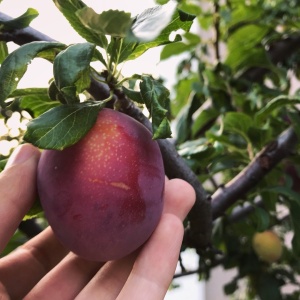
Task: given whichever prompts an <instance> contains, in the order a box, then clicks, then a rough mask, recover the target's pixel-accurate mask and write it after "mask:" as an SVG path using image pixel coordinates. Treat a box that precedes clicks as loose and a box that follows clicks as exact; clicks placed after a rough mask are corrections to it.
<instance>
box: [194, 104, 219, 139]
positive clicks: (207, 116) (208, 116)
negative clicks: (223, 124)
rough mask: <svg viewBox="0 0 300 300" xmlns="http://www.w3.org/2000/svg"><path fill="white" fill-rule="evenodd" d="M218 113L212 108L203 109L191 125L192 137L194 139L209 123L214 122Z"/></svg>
mask: <svg viewBox="0 0 300 300" xmlns="http://www.w3.org/2000/svg"><path fill="white" fill-rule="evenodd" d="M218 116H219V112H218V111H217V110H215V109H213V108H209V109H203V110H202V111H201V112H200V113H199V115H198V117H197V119H196V120H195V122H194V123H193V125H192V135H193V136H194V137H195V136H196V135H197V134H198V133H199V132H200V131H201V130H202V129H203V128H204V127H205V126H206V125H207V124H208V123H209V122H211V121H213V120H215V119H216V118H217V117H218Z"/></svg>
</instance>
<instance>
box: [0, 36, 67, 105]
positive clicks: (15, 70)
mask: <svg viewBox="0 0 300 300" xmlns="http://www.w3.org/2000/svg"><path fill="white" fill-rule="evenodd" d="M63 47H65V45H64V44H61V43H54V42H32V43H29V44H26V45H24V46H21V47H20V48H18V49H17V50H15V51H14V52H12V53H11V54H9V55H8V56H7V58H6V59H5V60H4V62H3V63H2V65H1V68H0V91H1V93H0V105H1V106H6V103H5V100H6V99H7V98H8V97H9V96H10V94H11V93H12V92H13V91H14V90H15V89H16V88H17V85H18V82H19V81H20V79H21V78H22V77H23V75H24V74H25V72H26V70H27V66H28V64H29V63H30V61H31V60H32V59H34V58H35V57H36V56H37V54H38V53H39V52H41V51H43V50H46V49H55V48H63Z"/></svg>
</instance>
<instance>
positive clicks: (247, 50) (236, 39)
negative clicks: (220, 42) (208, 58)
mask: <svg viewBox="0 0 300 300" xmlns="http://www.w3.org/2000/svg"><path fill="white" fill-rule="evenodd" d="M268 31H269V28H268V27H264V26H258V25H256V24H250V25H248V26H244V27H242V28H240V29H239V30H236V31H235V32H234V33H233V34H232V35H230V37H229V39H228V57H227V59H226V64H228V65H229V66H230V67H232V68H233V69H234V70H237V69H242V68H248V67H250V66H252V67H253V66H259V67H263V66H264V67H266V68H272V64H271V62H270V60H269V58H268V56H267V53H266V51H265V49H264V48H263V46H262V45H261V41H262V39H263V38H264V37H265V35H266V34H267V33H268Z"/></svg>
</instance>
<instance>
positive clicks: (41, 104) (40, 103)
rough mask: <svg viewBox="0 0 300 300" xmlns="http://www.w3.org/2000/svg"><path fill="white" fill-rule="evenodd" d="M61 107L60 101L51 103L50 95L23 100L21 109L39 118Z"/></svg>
mask: <svg viewBox="0 0 300 300" xmlns="http://www.w3.org/2000/svg"><path fill="white" fill-rule="evenodd" d="M59 105H61V103H60V102H58V101H50V99H49V97H48V95H47V94H46V95H45V94H44V95H28V96H24V97H22V98H21V103H20V107H21V108H22V109H24V110H27V111H30V112H31V113H32V114H33V116H34V117H38V116H40V115H41V114H43V113H44V112H46V111H47V110H49V109H51V108H53V107H56V106H59Z"/></svg>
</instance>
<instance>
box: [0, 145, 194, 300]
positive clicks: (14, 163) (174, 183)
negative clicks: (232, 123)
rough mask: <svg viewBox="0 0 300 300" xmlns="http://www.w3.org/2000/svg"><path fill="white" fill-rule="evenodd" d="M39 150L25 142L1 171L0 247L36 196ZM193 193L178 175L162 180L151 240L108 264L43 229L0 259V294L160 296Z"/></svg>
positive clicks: (26, 296)
mask: <svg viewBox="0 0 300 300" xmlns="http://www.w3.org/2000/svg"><path fill="white" fill-rule="evenodd" d="M39 157H40V153H39V151H38V149H36V148H35V147H33V146H31V145H29V144H26V145H23V146H21V147H19V148H18V149H17V151H15V152H14V153H13V155H12V157H11V158H10V159H9V162H8V164H7V167H6V169H5V170H4V171H3V172H2V173H1V174H0V191H1V201H0V252H1V251H2V250H3V249H4V247H5V245H6V244H7V243H8V241H9V239H10V237H11V236H12V235H13V233H14V232H15V230H16V229H17V227H18V225H19V223H20V222H21V220H22V218H23V216H24V215H25V214H26V212H27V211H28V210H29V208H30V207H31V205H32V204H33V201H34V199H35V196H36V186H35V182H36V169H37V164H38V160H39ZM194 201H195V192H194V190H193V188H192V187H191V186H190V185H189V184H188V183H186V182H185V181H183V180H180V179H173V180H166V185H165V206H164V210H163V214H162V217H161V220H160V222H159V224H158V226H157V228H156V229H155V231H154V233H153V234H152V236H151V237H150V239H149V240H148V241H147V242H146V243H145V245H144V246H142V247H141V249H139V250H138V251H135V252H134V253H132V254H130V255H129V256H127V257H125V258H122V259H120V260H116V261H110V262H107V263H99V262H90V261H86V260H84V259H82V258H80V257H78V256H76V255H75V254H73V253H71V252H68V251H67V250H66V249H65V248H64V247H63V246H62V245H61V244H60V242H59V241H58V240H57V239H56V238H55V236H54V234H53V232H52V230H51V228H49V227H48V228H47V229H46V230H44V231H43V232H42V233H41V234H39V235H37V236H36V237H34V238H33V239H31V240H30V241H28V242H27V243H25V244H24V245H22V246H21V247H19V248H18V249H16V250H15V251H14V252H12V253H11V254H9V255H7V256H5V257H4V258H2V259H1V260H0V299H4V300H5V299H30V300H31V299H43V300H47V299H60V300H65V299H77V300H81V299H89V300H92V299H101V300H109V299H111V300H112V299H122V300H125V299H130V300H132V299H134V300H135V299H143V300H147V299H149V300H150V299H153V300H158V299H163V298H164V296H165V294H166V292H167V290H168V288H169V285H170V283H171V280H172V278H173V275H174V271H175V268H176V265H177V261H178V255H179V251H180V246H181V242H182V238H183V225H182V221H183V219H184V218H185V217H186V215H187V213H188V212H189V210H190V209H191V207H192V206H193V204H194Z"/></svg>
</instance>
